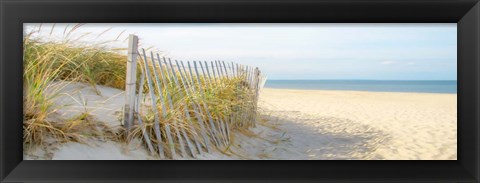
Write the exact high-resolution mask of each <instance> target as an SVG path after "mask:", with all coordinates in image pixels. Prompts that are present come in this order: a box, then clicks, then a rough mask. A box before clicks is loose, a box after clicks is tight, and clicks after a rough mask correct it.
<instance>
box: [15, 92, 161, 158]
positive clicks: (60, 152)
mask: <svg viewBox="0 0 480 183" xmlns="http://www.w3.org/2000/svg"><path fill="white" fill-rule="evenodd" d="M59 84H60V85H61V86H59ZM65 84H68V85H65ZM52 86H56V87H57V88H58V87H61V88H62V89H61V90H60V92H59V93H60V95H59V96H58V97H56V98H54V103H55V106H57V107H54V108H58V109H56V111H55V112H54V113H53V115H52V116H53V117H51V118H52V120H54V121H58V122H61V121H65V120H67V119H70V118H72V117H74V116H77V115H80V114H81V113H82V112H85V111H88V113H89V114H90V115H91V117H93V119H94V121H95V122H100V123H103V124H104V125H107V126H109V127H111V128H116V127H120V126H121V115H122V107H123V105H124V97H125V96H124V95H123V94H124V91H122V90H118V89H115V88H110V87H105V86H97V89H98V91H99V92H100V95H99V94H97V93H96V92H95V90H93V88H92V87H91V86H90V85H88V84H85V83H67V82H56V83H53V84H52ZM53 88H55V87H52V88H51V89H52V90H53ZM59 106H61V107H59ZM83 140H84V141H85V142H83V143H79V142H68V143H62V144H61V143H57V142H54V141H53V140H50V141H51V142H47V144H46V145H45V146H43V147H35V148H33V149H30V150H28V151H24V159H25V160H37V159H40V160H42V159H48V160H49V159H52V160H147V159H154V157H153V156H150V155H149V153H148V150H147V149H146V148H144V147H143V146H141V144H140V142H139V140H138V139H134V140H132V142H131V143H129V144H126V143H121V142H114V141H108V140H105V139H99V138H85V139H83Z"/></svg>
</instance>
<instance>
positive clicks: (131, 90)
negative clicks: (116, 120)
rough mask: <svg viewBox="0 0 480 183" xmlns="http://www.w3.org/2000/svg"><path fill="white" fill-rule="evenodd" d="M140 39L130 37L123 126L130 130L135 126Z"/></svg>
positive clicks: (133, 36)
mask: <svg viewBox="0 0 480 183" xmlns="http://www.w3.org/2000/svg"><path fill="white" fill-rule="evenodd" d="M137 56H138V37H137V36H135V35H133V34H130V36H129V37H128V57H127V73H126V75H127V76H126V78H125V107H124V112H123V113H124V115H123V126H124V127H125V128H126V129H127V130H129V129H130V127H131V126H132V125H133V109H134V103H135V95H136V94H135V88H136V83H137V73H136V72H137Z"/></svg>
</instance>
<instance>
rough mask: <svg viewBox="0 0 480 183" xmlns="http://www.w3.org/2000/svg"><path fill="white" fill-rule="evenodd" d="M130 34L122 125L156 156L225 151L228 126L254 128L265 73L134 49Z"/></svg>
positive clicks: (252, 68) (257, 69) (227, 143)
mask: <svg viewBox="0 0 480 183" xmlns="http://www.w3.org/2000/svg"><path fill="white" fill-rule="evenodd" d="M137 45H138V38H137V37H136V36H134V35H130V40H129V51H128V52H129V53H128V55H129V56H128V62H127V78H126V92H125V108H124V109H125V112H124V117H123V119H124V121H123V123H124V126H125V127H126V128H127V129H128V130H129V131H132V134H133V135H135V134H136V135H138V136H140V137H142V138H143V140H144V142H145V144H146V146H147V147H148V149H149V151H150V152H151V153H152V154H155V155H158V156H159V157H160V159H180V158H188V157H193V158H195V157H196V156H197V155H201V154H203V153H208V152H212V151H213V150H216V149H220V150H221V149H226V148H227V147H228V146H229V145H230V144H231V142H232V130H235V129H239V128H248V127H252V126H255V122H256V117H257V108H258V107H257V103H258V97H259V91H260V89H261V88H262V87H263V85H264V84H265V81H266V77H265V76H264V75H263V74H262V72H261V71H260V70H259V68H257V67H252V66H246V65H242V64H238V63H233V62H224V61H219V60H216V61H209V62H207V61H192V62H190V61H186V62H184V61H181V60H174V59H171V58H165V57H160V55H159V54H158V53H154V52H151V51H150V52H147V51H145V50H144V49H138V48H137Z"/></svg>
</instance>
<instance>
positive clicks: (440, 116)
mask: <svg viewBox="0 0 480 183" xmlns="http://www.w3.org/2000/svg"><path fill="white" fill-rule="evenodd" d="M260 99H261V100H260V103H259V106H260V107H261V110H262V113H263V114H265V116H264V118H266V119H267V120H268V121H269V122H268V123H270V124H271V125H275V126H276V127H277V128H278V130H279V131H283V132H285V135H284V137H282V138H284V139H286V140H280V141H281V143H277V144H270V145H275V146H277V147H278V148H277V149H283V150H276V151H269V152H268V154H269V156H270V158H272V159H387V160H456V159H457V110H456V109H457V95H456V94H434V93H396V92H363V91H333V90H289V89H269V88H266V89H263V90H262V93H261V97H260ZM276 133H277V134H278V133H280V132H276ZM272 134H275V133H274V132H269V133H268V134H266V136H269V135H270V136H271V137H272ZM277 137H278V135H277ZM271 147H272V146H270V148H271ZM286 150H289V151H292V150H293V151H294V152H287V151H286ZM295 154H296V155H297V156H296V157H295Z"/></svg>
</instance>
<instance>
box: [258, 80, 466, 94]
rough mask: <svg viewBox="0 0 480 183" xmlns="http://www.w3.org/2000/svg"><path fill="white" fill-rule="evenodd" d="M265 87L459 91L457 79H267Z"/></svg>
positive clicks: (380, 90)
mask: <svg viewBox="0 0 480 183" xmlns="http://www.w3.org/2000/svg"><path fill="white" fill-rule="evenodd" d="M265 88H282V89H304V90H354V91H375V92H414V93H457V81H397V80H395V81H386V80H267V82H266V83H265Z"/></svg>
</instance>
